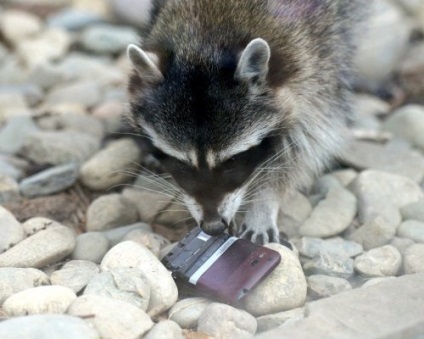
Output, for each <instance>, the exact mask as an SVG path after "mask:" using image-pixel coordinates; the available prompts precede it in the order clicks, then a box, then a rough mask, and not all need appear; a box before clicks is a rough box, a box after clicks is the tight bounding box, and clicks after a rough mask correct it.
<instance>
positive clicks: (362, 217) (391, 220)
mask: <svg viewBox="0 0 424 339" xmlns="http://www.w3.org/2000/svg"><path fill="white" fill-rule="evenodd" d="M350 187H351V190H352V191H353V192H354V193H355V194H356V196H357V198H358V217H359V221H360V222H361V223H367V222H369V221H372V220H373V219H375V218H376V217H377V216H381V217H383V218H384V219H385V221H386V222H387V223H388V224H389V225H391V226H394V227H397V226H398V225H399V224H400V222H401V215H400V212H399V208H401V207H402V206H405V205H407V204H410V203H412V202H416V201H418V200H420V199H423V198H424V193H423V191H422V190H421V188H420V186H419V185H418V184H416V183H415V182H413V181H412V180H410V179H408V178H405V177H401V176H399V175H396V174H391V173H386V172H380V171H376V170H366V171H363V172H361V174H359V176H358V178H357V179H356V180H355V181H354V182H353V183H352V185H350Z"/></svg>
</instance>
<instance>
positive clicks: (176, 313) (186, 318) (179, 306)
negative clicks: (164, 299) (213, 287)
mask: <svg viewBox="0 0 424 339" xmlns="http://www.w3.org/2000/svg"><path fill="white" fill-rule="evenodd" d="M211 302H212V301H210V300H208V299H205V298H198V297H194V298H186V299H182V300H180V301H178V302H177V303H176V304H175V305H174V306H172V307H171V308H170V309H169V311H168V319H170V320H173V321H175V322H176V323H177V324H178V325H180V326H181V327H182V328H188V329H195V328H197V325H198V320H199V317H200V315H201V314H202V313H203V311H204V310H205V308H206V307H208V305H209V304H210V303H211Z"/></svg>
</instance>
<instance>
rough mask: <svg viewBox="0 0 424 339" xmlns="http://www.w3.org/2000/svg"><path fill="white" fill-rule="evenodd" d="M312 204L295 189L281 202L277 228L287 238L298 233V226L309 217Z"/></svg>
mask: <svg viewBox="0 0 424 339" xmlns="http://www.w3.org/2000/svg"><path fill="white" fill-rule="evenodd" d="M311 212H312V206H311V203H310V202H309V200H308V198H306V197H305V196H304V195H303V194H301V193H299V192H297V191H295V192H294V193H293V194H292V195H291V196H290V197H288V198H287V199H286V200H285V201H282V202H281V206H280V211H279V213H278V221H277V224H278V228H279V230H280V232H284V233H285V234H286V235H287V236H288V237H289V238H292V237H294V236H297V235H299V226H300V225H301V224H302V223H303V222H304V221H305V220H306V219H307V218H308V217H309V215H310V214H311Z"/></svg>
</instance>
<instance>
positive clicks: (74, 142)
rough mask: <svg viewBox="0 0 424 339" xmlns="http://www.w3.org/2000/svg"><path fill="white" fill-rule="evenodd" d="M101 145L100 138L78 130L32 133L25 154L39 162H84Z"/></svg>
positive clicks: (26, 144) (27, 141) (60, 163)
mask: <svg viewBox="0 0 424 339" xmlns="http://www.w3.org/2000/svg"><path fill="white" fill-rule="evenodd" d="M99 147H100V142H99V140H98V139H96V138H94V137H92V136H90V135H87V134H85V133H80V132H76V131H69V130H68V131H57V132H37V133H32V134H31V135H30V136H29V137H28V138H27V139H26V142H25V145H24V148H23V152H22V153H23V155H24V156H25V157H27V158H28V159H30V160H32V161H34V162H35V163H37V164H53V165H62V164H66V163H69V162H78V163H82V162H83V161H85V160H87V159H88V158H89V157H90V156H91V155H93V154H94V153H95V152H96V151H97V150H98V148H99Z"/></svg>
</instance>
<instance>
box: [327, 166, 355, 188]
mask: <svg viewBox="0 0 424 339" xmlns="http://www.w3.org/2000/svg"><path fill="white" fill-rule="evenodd" d="M331 175H332V176H333V177H334V178H336V179H337V180H338V181H340V183H341V184H342V185H343V186H345V187H346V186H348V185H349V184H350V183H351V182H352V181H353V180H355V179H356V177H357V176H358V172H356V171H355V170H353V169H345V170H338V171H335V172H333V173H331Z"/></svg>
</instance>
